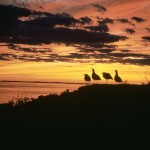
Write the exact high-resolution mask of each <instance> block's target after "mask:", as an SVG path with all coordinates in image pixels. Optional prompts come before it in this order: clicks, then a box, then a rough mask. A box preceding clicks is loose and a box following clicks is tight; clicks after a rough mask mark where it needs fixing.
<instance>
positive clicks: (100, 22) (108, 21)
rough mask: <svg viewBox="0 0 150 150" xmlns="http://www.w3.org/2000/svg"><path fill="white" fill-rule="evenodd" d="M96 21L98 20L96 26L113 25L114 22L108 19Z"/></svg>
mask: <svg viewBox="0 0 150 150" xmlns="http://www.w3.org/2000/svg"><path fill="white" fill-rule="evenodd" d="M97 19H98V24H113V23H114V20H113V19H110V18H99V17H97Z"/></svg>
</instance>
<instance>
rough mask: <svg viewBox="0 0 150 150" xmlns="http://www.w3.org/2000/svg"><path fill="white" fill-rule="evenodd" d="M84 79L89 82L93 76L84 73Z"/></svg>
mask: <svg viewBox="0 0 150 150" xmlns="http://www.w3.org/2000/svg"><path fill="white" fill-rule="evenodd" d="M84 80H85V81H86V82H87V83H89V82H90V81H91V77H90V76H89V75H88V74H84Z"/></svg>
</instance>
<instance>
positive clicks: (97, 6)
mask: <svg viewBox="0 0 150 150" xmlns="http://www.w3.org/2000/svg"><path fill="white" fill-rule="evenodd" d="M91 5H92V6H93V7H95V8H96V9H97V11H98V12H102V13H103V12H106V11H107V9H106V8H105V7H104V6H101V5H99V4H91Z"/></svg>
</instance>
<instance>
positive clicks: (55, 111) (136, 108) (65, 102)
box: [0, 84, 150, 150]
mask: <svg viewBox="0 0 150 150" xmlns="http://www.w3.org/2000/svg"><path fill="white" fill-rule="evenodd" d="M0 118H1V128H0V130H1V132H0V133H1V136H2V137H3V141H4V142H3V143H5V142H6V143H7V142H8V143H9V144H2V145H1V146H2V147H4V148H6V147H9V146H11V147H12V146H13V147H17V146H18V147H19V146H21V147H22V148H25V149H27V148H33V149H37V148H40V147H41V148H40V149H45V148H44V147H48V148H49V149H52V150H55V149H77V150H79V149H81V150H84V149H86V150H87V149H115V150H116V149H118V150H124V149H134V150H136V149H147V147H148V145H149V127H150V85H149V84H148V85H89V86H83V87H80V88H79V89H78V90H77V91H74V92H69V91H65V92H62V94H61V95H55V94H51V95H48V96H40V97H39V98H38V99H33V100H32V101H30V102H26V103H24V102H20V103H18V105H16V106H12V105H11V104H5V105H0ZM16 141H17V142H16ZM10 143H11V144H10ZM14 143H17V144H14Z"/></svg>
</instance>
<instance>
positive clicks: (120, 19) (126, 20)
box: [117, 18, 131, 24]
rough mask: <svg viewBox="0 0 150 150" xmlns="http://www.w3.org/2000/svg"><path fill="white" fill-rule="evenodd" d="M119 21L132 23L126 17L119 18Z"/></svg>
mask: <svg viewBox="0 0 150 150" xmlns="http://www.w3.org/2000/svg"><path fill="white" fill-rule="evenodd" d="M117 21H119V22H121V23H128V24H131V22H130V21H129V20H128V19H126V18H119V19H117Z"/></svg>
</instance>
